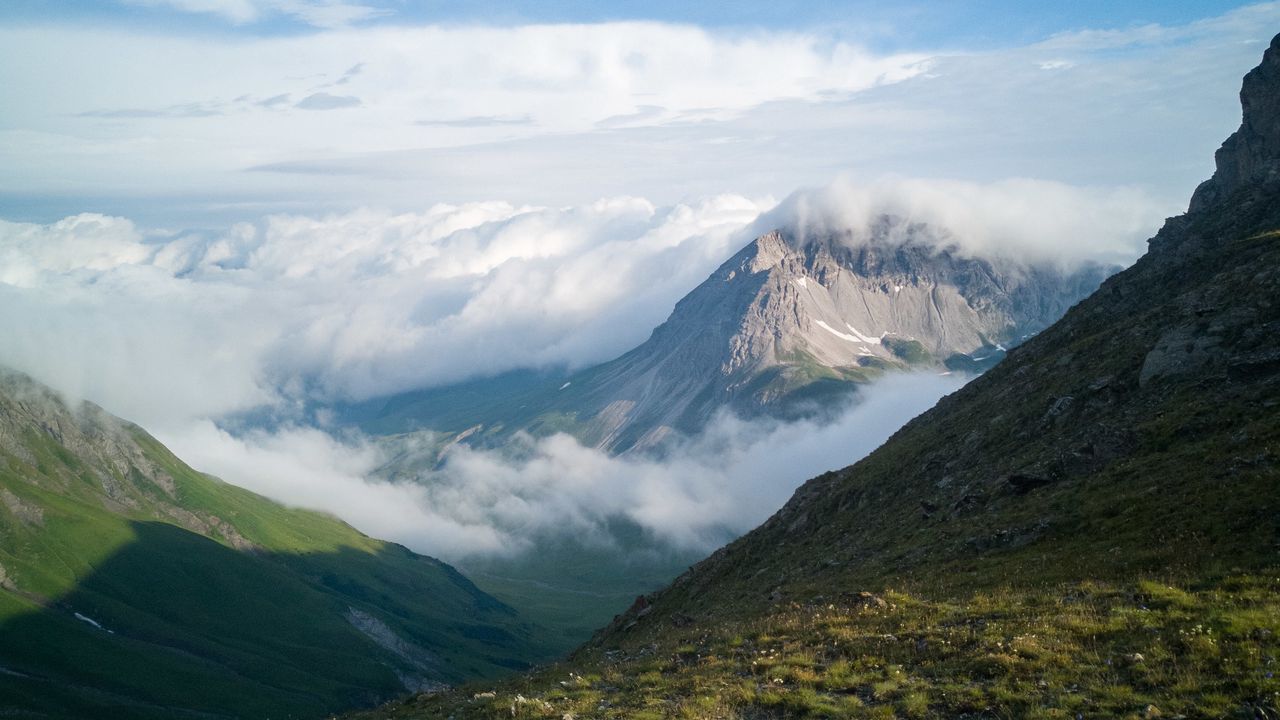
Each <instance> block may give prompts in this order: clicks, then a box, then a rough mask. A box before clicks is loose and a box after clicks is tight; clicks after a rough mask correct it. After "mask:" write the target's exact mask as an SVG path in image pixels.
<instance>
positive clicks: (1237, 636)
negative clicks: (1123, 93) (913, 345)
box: [371, 36, 1280, 718]
mask: <svg viewBox="0 0 1280 720" xmlns="http://www.w3.org/2000/svg"><path fill="white" fill-rule="evenodd" d="M1241 100H1242V105H1243V110H1244V117H1243V123H1242V125H1241V128H1240V130H1239V131H1238V132H1236V133H1235V134H1234V135H1232V137H1231V138H1230V139H1229V140H1228V141H1227V142H1226V143H1225V144H1224V145H1223V147H1222V149H1221V150H1219V152H1218V154H1217V171H1216V172H1215V174H1214V176H1213V178H1212V179H1210V180H1209V181H1207V182H1206V183H1205V184H1203V185H1202V186H1201V187H1200V188H1199V189H1197V191H1196V193H1195V196H1194V197H1193V199H1192V202H1191V206H1190V210H1189V211H1188V213H1187V214H1185V215H1183V216H1180V217H1176V218H1172V219H1170V220H1169V221H1167V223H1166V224H1165V226H1164V227H1163V228H1162V229H1161V231H1160V232H1159V233H1158V234H1157V235H1156V237H1154V238H1152V240H1151V241H1150V247H1149V251H1148V253H1147V254H1146V255H1145V256H1144V257H1143V258H1142V259H1140V260H1139V261H1138V262H1137V263H1136V264H1135V265H1134V266H1133V267H1131V268H1130V269H1128V270H1126V271H1124V272H1122V273H1120V274H1118V275H1116V276H1114V277H1112V278H1110V279H1109V280H1107V281H1106V282H1105V283H1104V284H1103V286H1102V287H1101V289H1099V290H1098V292H1096V293H1094V294H1093V295H1092V296H1090V297H1089V298H1088V299H1086V300H1085V301H1084V302H1082V303H1080V304H1079V305H1077V306H1076V307H1074V308H1073V309H1072V310H1071V311H1070V312H1068V313H1067V315H1066V316H1065V317H1063V318H1062V319H1061V320H1060V321H1058V322H1057V323H1055V324H1054V325H1053V326H1051V327H1050V328H1048V329H1047V330H1045V331H1044V332H1043V333H1041V334H1039V335H1037V336H1036V337H1034V338H1031V339H1030V340H1028V341H1027V342H1026V343H1025V344H1024V345H1022V346H1021V347H1018V348H1016V349H1014V350H1012V351H1011V352H1010V353H1009V354H1008V356H1007V358H1006V359H1005V360H1004V361H1003V362H1002V363H1000V364H999V365H998V366H996V367H995V368H994V369H992V370H991V371H990V372H988V373H986V374H985V375H983V376H982V377H980V378H978V379H977V380H975V381H973V382H972V383H970V384H969V385H967V386H966V387H965V388H963V389H962V390H960V391H958V392H956V393H954V394H953V395H951V396H949V397H947V398H945V399H944V400H943V401H941V402H940V403H939V404H938V405H937V406H936V407H935V408H934V409H933V410H931V411H929V412H927V413H925V414H924V415H922V416H920V417H919V418H917V419H916V420H914V421H912V422H911V423H909V424H908V425H907V426H906V427H904V428H903V429H901V430H900V431H899V432H898V433H897V434H895V435H894V437H893V438H892V439H891V440H889V441H888V442H887V443H885V445H883V446H882V447H881V448H880V449H879V450H877V451H876V452H874V453H872V454H871V455H870V456H868V457H867V458H866V459H864V460H863V461H861V462H859V463H857V464H856V465H854V466H851V467H849V468H846V469H844V470H841V471H839V472H834V473H829V474H826V475H823V476H821V477H818V478H814V479H813V480H811V481H809V482H808V483H806V484H805V485H804V486H803V487H801V488H800V489H799V490H798V491H797V492H796V493H795V495H794V496H793V498H792V499H791V500H790V501H789V502H788V503H787V504H786V506H785V507H783V508H782V509H781V510H780V511H779V512H778V513H777V514H776V515H774V516H773V517H772V518H770V519H769V520H768V521H767V522H766V523H765V524H764V525H762V526H761V527H760V528H758V529H757V530H755V531H753V532H752V533H750V534H748V535H747V536H745V537H743V538H741V539H740V540H738V541H736V542H734V543H732V544H730V545H729V546H727V547H725V548H723V549H721V550H720V551H717V552H716V553H715V554H713V555H712V556H711V557H709V558H707V559H706V560H705V561H703V562H701V563H699V564H698V565H696V566H695V567H693V568H692V569H691V570H690V571H689V572H687V573H686V574H684V575H683V576H681V577H680V578H679V579H677V580H676V581H675V582H674V583H673V584H672V585H671V586H670V587H669V588H667V589H666V590H664V591H662V592H660V593H657V594H656V595H654V596H651V597H647V598H642V599H640V600H638V601H637V602H636V604H635V605H634V606H633V607H632V608H631V610H629V611H628V612H627V613H625V614H624V615H622V616H621V617H619V618H618V619H617V620H616V621H615V622H614V623H613V624H612V625H610V627H608V628H606V629H604V630H603V631H602V632H601V633H599V634H598V635H597V636H596V638H595V639H594V640H593V641H592V642H591V643H590V644H589V645H588V646H586V647H584V648H582V649H581V650H579V651H578V652H577V653H576V654H575V656H574V657H572V658H571V659H570V660H569V661H568V662H567V663H566V664H565V665H563V666H560V667H556V668H552V669H549V670H546V671H544V672H541V673H538V674H534V675H530V676H527V677H525V678H522V679H520V680H517V681H512V682H510V683H508V684H506V685H502V686H499V687H497V688H494V689H493V690H490V691H487V692H480V690H479V689H477V690H472V689H467V690H465V691H462V692H458V693H443V694H434V695H424V696H420V697H418V698H416V699H414V700H411V701H407V702H404V703H401V704H398V705H394V706H390V707H388V708H385V709H383V710H382V711H379V712H377V713H374V714H372V715H371V717H446V716H449V717H458V718H461V717H490V716H492V717H496V716H498V715H502V716H505V717H513V716H514V717H564V716H566V714H567V715H573V716H575V717H588V716H590V717H742V718H773V717H804V716H815V717H830V716H837V715H839V716H856V717H886V718H887V717H899V716H903V717H972V718H977V717H984V718H985V717H1067V718H1069V717H1076V718H1080V717H1146V718H1153V717H1227V716H1230V717H1241V718H1271V717H1276V716H1277V715H1280V679H1277V677H1276V674H1275V662H1276V660H1275V658H1276V657H1280V584H1278V583H1277V580H1276V570H1277V568H1278V567H1280V562H1278V561H1280V556H1278V555H1277V551H1278V550H1280V522H1278V518H1280V512H1278V510H1280V36H1277V38H1276V39H1275V40H1273V41H1272V43H1271V46H1270V48H1269V49H1268V51H1267V53H1266V55H1265V57H1264V59H1263V62H1262V64H1261V65H1260V66H1259V67H1258V68H1257V69H1255V70H1253V71H1251V72H1250V73H1249V74H1248V75H1247V76H1246V78H1245V81H1244V86H1243V89H1242V91H1241ZM489 693H492V694H489Z"/></svg>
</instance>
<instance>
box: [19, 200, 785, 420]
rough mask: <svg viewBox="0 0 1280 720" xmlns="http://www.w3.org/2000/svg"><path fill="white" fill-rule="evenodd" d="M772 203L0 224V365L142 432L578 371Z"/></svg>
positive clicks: (672, 295) (629, 332)
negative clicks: (165, 226) (311, 403)
mask: <svg viewBox="0 0 1280 720" xmlns="http://www.w3.org/2000/svg"><path fill="white" fill-rule="evenodd" d="M769 204H771V203H769V202H767V201H766V202H756V201H752V200H748V199H746V198H741V197H737V196H721V197H715V198H709V199H707V200H704V201H699V202H696V203H690V204H687V205H677V206H672V207H666V208H659V207H655V206H654V205H652V204H651V203H649V202H647V201H645V200H642V199H637V198H614V199H608V200H602V201H599V202H596V203H591V204H588V205H584V206H580V207H569V208H538V207H528V206H516V205H511V204H508V203H502V202H482V203H469V204H465V205H456V206H455V205H437V206H434V207H431V208H429V209H427V210H425V211H422V212H419V213H402V214H395V213H388V212H385V211H377V210H361V211H357V212H353V213H347V214H340V215H330V216H324V217H306V216H291V215H277V216H271V217H268V218H266V219H264V220H263V221H261V222H259V223H256V224H255V223H237V224H235V225H233V226H231V227H229V228H226V229H224V230H221V231H217V232H212V233H194V232H191V233H178V234H175V235H150V236H149V235H145V234H143V233H142V232H141V231H139V230H138V229H137V227H136V226H135V225H134V224H133V223H131V222H130V221H128V220H125V219H122V218H113V217H106V216H100V215H89V214H85V215H79V216H74V217H71V218H67V219H65V220H62V221H59V222H57V223H53V224H50V225H37V224H28V223H0V295H3V296H4V298H5V299H4V302H3V303H0V332H3V333H4V334H5V336H6V337H11V338H21V339H22V341H21V342H17V341H15V342H10V343H4V344H2V345H0V363H2V364H8V365H11V366H14V367H16V368H18V369H22V370H25V371H27V372H29V373H31V374H33V375H35V376H37V377H39V378H41V379H42V380H44V381H46V382H48V383H51V384H53V385H55V386H58V387H59V388H60V389H63V390H64V391H66V392H69V393H72V394H75V395H77V396H80V397H87V398H89V399H92V400H95V401H97V402H99V403H100V404H102V405H104V406H105V407H107V408H109V409H111V410H112V411H113V412H116V413H117V414H120V415H123V416H125V417H129V418H130V419H133V420H135V421H138V422H141V423H143V424H144V425H147V426H148V427H152V426H156V425H171V424H173V423H175V422H178V421H180V420H183V419H191V418H201V417H216V416H219V415H222V414H226V413H229V412H235V411H237V410H247V409H250V408H252V407H255V406H257V405H261V404H264V403H269V404H272V405H273V406H276V407H277V408H286V409H287V408H288V407H291V406H292V403H295V402H296V403H301V402H304V401H306V400H308V399H317V398H330V399H337V398H363V397H369V396H371V395H376V394H383V393H392V392H397V391H401V390H407V389H411V388H414V387H421V386H424V385H431V384H437V383H441V382H447V381H450V380H458V379H463V378H466V377H471V376H474V375H476V374H477V373H481V374H483V373H495V372H501V371H504V370H508V369H512V368H515V367H527V366H533V367H537V366H545V365H564V364H569V365H580V364H584V363H589V362H594V361H599V360H604V359H607V358H608V357H611V356H613V355H616V354H619V353H621V352H623V351H625V350H626V349H628V348H629V347H631V346H632V345H635V344H637V343H639V342H640V341H641V340H643V339H644V337H645V336H646V335H647V334H648V332H649V331H650V330H651V329H652V328H653V327H654V326H655V325H656V324H658V323H659V322H661V321H662V319H664V317H665V315H666V314H667V313H668V312H669V311H670V308H671V307H672V306H673V305H674V303H675V301H676V300H677V299H678V298H679V297H680V296H682V295H683V294H684V293H686V292H687V291H688V290H689V289H690V288H692V287H693V286H695V285H696V284H697V283H698V282H700V281H701V280H702V279H703V278H704V277H705V275H706V274H708V273H709V272H710V271H711V270H712V269H714V268H715V267H716V265H718V264H719V263H720V262H722V261H723V260H724V258H726V257H728V256H729V255H730V254H731V253H732V252H733V251H734V250H735V249H736V248H737V246H738V245H739V244H741V243H745V242H746V240H745V239H743V238H741V237H740V236H739V233H740V232H741V231H742V229H743V228H744V227H745V226H746V224H747V223H749V222H750V221H751V220H752V219H754V218H755V217H756V216H757V215H758V214H759V212H760V211H761V210H762V209H763V208H765V207H768V205H769ZM513 346H514V347H519V348H520V352H519V353H512V352H511V351H510V350H511V348H512V347H513ZM86 358H93V361H92V362H85V359H86Z"/></svg>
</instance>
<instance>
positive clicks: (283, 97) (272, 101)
mask: <svg viewBox="0 0 1280 720" xmlns="http://www.w3.org/2000/svg"><path fill="white" fill-rule="evenodd" d="M254 104H255V105H260V106H262V107H264V108H274V107H280V106H281V105H288V104H289V93H280V94H279V95H272V96H271V97H269V98H264V99H262V100H258V101H257V102H255V103H254Z"/></svg>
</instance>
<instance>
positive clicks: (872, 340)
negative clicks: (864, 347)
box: [844, 323, 889, 345]
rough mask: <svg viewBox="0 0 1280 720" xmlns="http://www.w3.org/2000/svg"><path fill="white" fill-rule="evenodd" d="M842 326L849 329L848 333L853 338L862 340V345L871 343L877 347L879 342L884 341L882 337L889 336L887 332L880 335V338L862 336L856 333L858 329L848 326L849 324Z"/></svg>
mask: <svg viewBox="0 0 1280 720" xmlns="http://www.w3.org/2000/svg"><path fill="white" fill-rule="evenodd" d="M844 326H845V327H847V328H849V332H851V333H853V334H854V336H855V337H857V338H858V339H859V340H862V342H864V343H871V344H872V345H879V344H880V341H881V340H884V336H885V335H888V334H889V333H887V332H882V333H880V337H875V336H872V335H863V334H862V333H860V332H858V328H856V327H854V326H852V325H850V324H849V323H845V324H844Z"/></svg>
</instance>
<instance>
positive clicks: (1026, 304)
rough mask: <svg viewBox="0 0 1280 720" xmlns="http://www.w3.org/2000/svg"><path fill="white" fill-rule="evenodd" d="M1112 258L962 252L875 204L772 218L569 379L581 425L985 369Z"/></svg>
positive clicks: (653, 428) (768, 404)
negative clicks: (1066, 261)
mask: <svg viewBox="0 0 1280 720" xmlns="http://www.w3.org/2000/svg"><path fill="white" fill-rule="evenodd" d="M1111 270H1112V269H1107V268H1103V267H1101V266H1096V265H1094V266H1086V267H1084V268H1082V269H1079V270H1077V271H1074V272H1069V273H1068V272H1062V271H1058V270H1056V269H1051V268H1047V267H1036V266H1033V265H1029V264H1024V263H1020V262H1015V261H1010V260H997V259H983V258H975V257H966V256H964V255H962V254H961V253H960V252H959V251H958V250H957V249H956V248H955V247H954V245H952V244H950V243H949V242H948V240H947V237H946V235H945V234H944V233H942V232H940V231H938V230H936V229H934V228H931V227H929V226H927V225H923V224H919V223H911V222H907V221H905V220H902V219H899V218H894V217H881V218H880V219H879V220H878V221H876V222H875V223H874V224H873V225H872V226H871V227H870V228H868V229H867V232H866V234H865V236H860V237H856V238H855V237H854V235H853V233H852V232H851V231H850V232H847V233H845V234H844V235H838V236H825V237H819V238H804V239H798V238H796V237H794V236H792V235H790V234H789V233H787V232H786V231H775V232H771V233H768V234H766V235H764V236H762V237H760V238H758V239H756V240H755V241H753V242H752V243H750V244H749V245H748V246H747V247H745V248H743V249H742V250H741V251H740V252H739V253H738V254H737V255H735V256H734V257H733V258H731V259H730V260H729V261H728V262H726V263H725V264H724V265H722V266H721V267H720V268H719V269H718V270H716V272H715V273H713V274H712V275H711V277H710V278H708V279H707V280H706V281H705V282H703V283H702V284H701V285H699V286H698V287H697V288H696V289H694V290H693V291H692V292H690V293H689V294H688V295H687V296H685V298H684V299H682V300H681V301H680V302H679V303H678V304H677V305H676V307H675V310H674V312H672V314H671V317H670V318H669V319H668V320H667V321H666V322H665V323H663V324H662V325H661V326H659V327H658V328H657V329H656V330H654V332H653V335H652V336H651V337H650V339H649V340H648V341H647V342H645V343H644V344H643V345H641V346H640V347H638V348H636V349H635V350H633V351H631V352H629V353H627V354H626V355H624V356H622V357H621V358H619V359H617V360H615V361H613V362H610V363H607V364H605V365H603V366H600V367H598V368H594V369H592V370H589V371H586V372H584V373H581V374H580V375H579V376H576V377H574V378H573V379H572V385H573V386H576V387H575V389H574V391H573V392H572V404H568V403H566V404H565V405H564V407H565V408H566V409H569V408H572V410H573V412H575V413H576V414H577V416H578V418H579V419H580V420H581V419H585V420H587V422H588V426H587V428H586V431H585V432H584V433H583V435H584V436H585V437H584V439H585V440H587V441H588V442H590V443H591V444H594V445H596V446H598V447H602V448H605V449H609V450H613V451H620V450H626V449H628V448H644V447H647V446H650V445H653V444H655V443H657V442H659V441H661V439H662V438H663V437H665V436H666V435H668V434H669V433H671V432H672V431H673V430H674V431H678V432H683V433H694V432H697V431H698V430H699V429H701V428H702V427H703V426H705V424H706V423H707V421H708V420H709V419H710V418H711V416H712V415H713V414H715V413H716V412H717V411H719V410H721V409H723V408H729V409H732V410H733V411H735V412H736V413H738V414H740V415H747V416H750V415H757V414H761V413H770V414H779V415H789V414H795V413H805V412H810V411H812V410H813V409H814V408H815V407H817V406H821V405H822V404H824V403H829V402H830V401H832V400H833V399H838V398H841V397H842V396H843V395H845V394H846V393H847V392H849V391H850V390H853V389H854V388H856V387H857V385H858V384H859V383H863V382H866V381H868V380H870V379H872V378H873V377H875V376H876V375H877V374H879V373H881V372H883V371H885V370H889V369H903V368H911V367H938V368H943V367H946V368H949V369H965V370H976V369H985V368H986V367H989V366H990V365H992V364H994V362H995V361H997V360H998V359H999V358H1000V357H1003V355H1004V352H1005V348H1006V346H1013V345H1015V344H1017V343H1019V342H1021V341H1022V340H1023V339H1025V338H1026V337H1029V336H1030V335H1032V334H1034V333H1036V332H1038V331H1040V330H1041V329H1043V328H1044V327H1045V326H1047V325H1048V324H1049V323H1051V322H1053V321H1054V320H1056V319H1057V318H1059V317H1061V315H1062V313H1064V312H1066V310H1067V308H1069V307H1070V306H1071V305H1073V304H1074V303H1075V302H1077V301H1078V300H1080V298H1082V297H1084V296H1086V295H1087V294H1088V293H1090V292H1092V291H1093V290H1094V289H1096V288H1097V286H1098V285H1099V283H1101V281H1102V280H1103V278H1104V277H1106V275H1108V274H1109V272H1110V271H1111Z"/></svg>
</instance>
